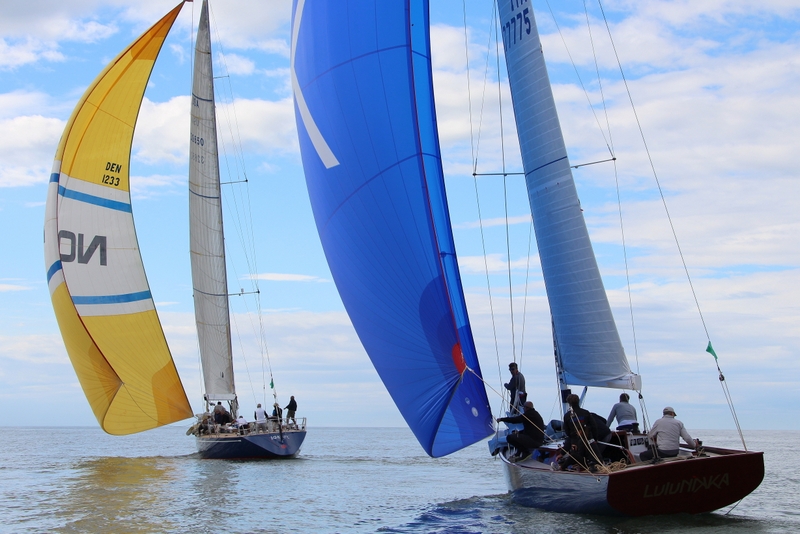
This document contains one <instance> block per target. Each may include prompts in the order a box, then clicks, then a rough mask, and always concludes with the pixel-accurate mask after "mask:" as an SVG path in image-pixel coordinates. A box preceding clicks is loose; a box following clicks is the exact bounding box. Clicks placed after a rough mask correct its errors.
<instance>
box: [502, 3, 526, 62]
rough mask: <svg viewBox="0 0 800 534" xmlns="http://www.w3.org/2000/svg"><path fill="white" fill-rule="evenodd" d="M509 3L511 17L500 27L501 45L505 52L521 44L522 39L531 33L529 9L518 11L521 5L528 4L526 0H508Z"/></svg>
mask: <svg viewBox="0 0 800 534" xmlns="http://www.w3.org/2000/svg"><path fill="white" fill-rule="evenodd" d="M509 2H511V17H510V18H509V19H508V20H507V21H506V22H504V23H503V26H502V29H503V45H505V49H506V50H508V49H509V48H511V46H513V45H515V44H517V43H520V42H522V39H523V37H525V36H526V35H530V33H531V17H530V12H531V10H530V8H529V7H526V8H522V9H520V7H521V5H522V4H527V3H528V0H509ZM515 11H516V13H515Z"/></svg>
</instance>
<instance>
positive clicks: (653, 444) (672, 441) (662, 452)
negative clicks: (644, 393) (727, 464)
mask: <svg viewBox="0 0 800 534" xmlns="http://www.w3.org/2000/svg"><path fill="white" fill-rule="evenodd" d="M663 414H664V417H662V418H661V419H659V420H658V421H656V422H655V424H653V428H651V429H650V432H648V433H647V437H648V438H649V439H650V450H649V451H644V452H643V453H642V454H640V455H639V458H640V459H641V460H642V461H646V460H652V459H653V457H654V456H655V455H654V453H653V451H654V450H656V453H657V454H658V457H659V458H671V457H674V456H678V452H679V450H680V438H683V439H684V440H686V443H688V444H689V445H690V446H692V447H694V448H695V449H696V448H697V447H699V446H700V444H699V442H696V441H695V440H694V439H693V438H692V436H690V435H689V431H688V430H686V427H685V426H683V423H681V422H680V421H678V420H677V419H675V410H673V409H672V406H667V407H666V408H664V411H663Z"/></svg>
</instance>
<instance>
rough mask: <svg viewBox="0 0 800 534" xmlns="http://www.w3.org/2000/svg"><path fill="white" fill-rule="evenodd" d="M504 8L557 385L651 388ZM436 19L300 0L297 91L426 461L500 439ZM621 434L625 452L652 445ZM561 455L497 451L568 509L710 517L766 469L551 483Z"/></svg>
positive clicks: (651, 466) (385, 364) (329, 234)
mask: <svg viewBox="0 0 800 534" xmlns="http://www.w3.org/2000/svg"><path fill="white" fill-rule="evenodd" d="M497 7H498V11H499V16H500V25H501V27H502V28H503V34H504V47H505V53H506V63H507V69H508V73H509V82H510V84H511V94H512V98H513V101H514V111H515V115H516V120H517V130H518V136H519V141H520V147H521V153H522V159H523V166H524V169H525V178H526V185H527V188H528V196H529V202H530V206H531V210H532V215H533V219H534V221H535V230H536V238H537V243H538V247H539V253H540V259H541V263H542V270H543V274H544V279H545V285H546V289H547V295H548V301H549V305H550V312H551V317H552V327H553V339H554V345H555V349H556V355H557V361H558V363H557V365H558V369H557V370H558V376H559V386H560V389H561V391H562V392H563V394H566V393H567V392H568V390H569V386H584V387H590V386H591V387H605V388H609V387H610V388H620V389H630V390H635V391H640V390H641V378H640V377H639V376H638V375H637V374H635V373H633V372H631V369H630V366H629V364H628V361H627V357H626V356H625V352H624V350H623V348H622V344H621V342H620V338H619V334H618V332H617V328H616V325H615V323H614V319H613V316H612V314H611V309H610V306H609V303H608V298H607V297H606V293H605V289H604V287H603V283H602V279H601V277H600V273H599V269H598V268H597V262H596V259H595V256H594V253H593V251H592V246H591V243H590V241H589V235H588V231H587V229H586V224H585V222H584V219H583V214H582V212H581V209H580V204H579V202H578V197H577V192H576V189H575V184H574V181H573V178H572V173H571V170H570V164H569V160H568V158H567V153H566V148H565V145H564V141H563V136H562V133H561V128H560V125H559V122H558V116H557V114H556V109H555V104H554V101H553V97H552V90H551V88H550V82H549V80H548V76H547V71H546V67H545V64H544V59H543V56H542V51H541V44H540V42H539V37H538V32H537V30H536V24H535V19H534V14H533V9H532V6H531V5H530V3H529V2H528V1H527V0H512V1H508V0H499V1H498V2H497ZM428 16H429V15H428V1H427V0H395V1H382V2H376V1H375V0H361V1H353V2H347V3H342V2H338V1H336V0H305V1H304V0H298V1H297V2H296V4H295V12H294V19H293V28H292V83H293V88H294V94H295V103H296V119H297V125H298V133H299V137H300V148H301V153H302V157H303V166H304V169H305V174H306V182H307V185H308V189H309V196H310V198H311V204H312V208H313V210H314V216H315V218H316V223H317V228H318V231H319V235H320V240H321V242H322V245H323V248H324V250H325V254H326V257H327V260H328V264H329V266H330V269H331V273H332V275H333V278H334V281H335V282H336V285H337V289H338V291H339V293H340V295H341V297H342V301H343V303H344V305H345V308H346V309H347V312H348V314H349V316H350V318H351V320H352V322H353V325H354V327H355V329H356V332H357V333H358V335H359V337H360V339H361V342H362V344H363V345H364V347H365V349H366V351H367V353H368V355H369V357H370V359H371V360H372V363H373V365H374V366H375V368H376V370H377V371H378V374H379V375H380V377H381V379H382V380H383V382H384V385H385V386H386V388H387V390H388V391H389V393H390V395H391V396H392V398H393V400H394V402H395V404H396V405H397V407H398V408H399V410H400V412H401V413H402V415H403V417H404V418H405V420H406V422H407V423H408V425H409V427H410V428H411V430H412V431H413V432H414V434H415V436H416V437H417V439H418V441H419V442H420V444H421V445H422V447H423V448H424V449H425V451H426V452H427V453H428V454H429V455H431V456H442V455H446V454H449V453H451V452H454V451H456V450H459V449H461V448H463V447H466V446H468V445H470V444H472V443H475V442H477V441H479V440H481V439H483V438H485V437H487V436H488V435H491V434H494V433H495V427H494V420H493V418H492V415H491V410H490V408H489V404H488V400H487V396H486V391H485V388H484V385H483V381H482V377H481V370H480V365H479V363H478V358H477V354H476V350H475V345H474V341H473V339H472V332H471V326H470V322H469V318H468V314H467V309H466V305H465V301H464V294H463V289H462V287H461V281H460V275H459V269H458V263H457V261H456V254H455V247H454V244H453V237H452V229H451V227H450V220H449V213H448V206H447V199H446V192H445V188H444V179H443V171H442V163H441V155H440V150H439V142H438V132H437V128H436V113H435V106H434V98H433V87H432V69H431V59H430V58H431V53H430V36H429V20H428ZM367 28H373V29H374V31H368V30H367ZM622 434H623V435H621V436H620V437H621V438H622V440H623V442H624V445H623V446H624V448H625V449H626V452H631V451H632V452H631V453H632V454H633V453H636V452H638V451H637V449H636V447H637V446H641V447H642V448H643V447H644V445H643V443H637V441H636V440H634V439H633V438H632V437H631V438H630V439H628V438H629V437H630V436H629V435H627V434H626V433H624V432H623V433H622ZM642 441H643V440H642ZM558 445H559V444H558V443H557V442H554V443H552V444H551V445H548V446H547V447H544V448H543V449H542V450H541V451H539V452H540V454H537V455H533V456H532V457H531V459H529V460H525V461H523V462H521V463H515V462H512V461H511V460H510V459H509V458H510V457H511V454H510V452H509V449H508V448H506V447H505V446H504V440H503V439H498V440H496V441H494V442H493V443H492V445H491V448H492V450H493V452H494V453H498V452H500V453H501V454H500V456H501V458H503V461H504V466H505V469H506V474H507V479H508V481H509V490H510V491H511V492H512V494H513V496H514V498H515V500H517V501H518V502H520V503H522V504H526V505H530V506H535V507H540V508H544V509H548V510H554V511H563V512H583V513H609V514H625V515H644V514H667V513H676V512H688V513H699V512H706V511H711V510H715V509H718V508H720V507H722V506H725V505H728V504H732V503H734V502H736V501H737V500H739V499H741V498H742V497H744V496H745V495H747V494H749V493H750V492H751V491H753V489H755V488H756V487H757V486H758V484H759V483H760V481H761V479H762V478H763V473H764V466H763V456H762V454H761V453H754V452H748V451H729V450H723V449H715V448H711V447H706V448H705V451H704V452H703V453H702V454H691V453H689V452H686V453H684V454H681V456H680V457H678V458H676V459H674V460H670V461H664V462H661V463H657V464H655V463H650V462H647V463H644V462H641V461H638V458H637V456H635V455H633V456H629V458H631V459H632V460H633V461H635V463H633V464H632V465H629V466H628V468H627V469H622V470H619V471H616V472H610V470H605V471H602V470H601V471H600V472H598V473H592V472H589V471H581V472H577V471H575V472H565V471H554V470H552V469H551V466H550V461H552V459H553V458H554V457H555V451H556V450H557V449H558ZM642 450H643V449H642ZM548 459H549V461H548Z"/></svg>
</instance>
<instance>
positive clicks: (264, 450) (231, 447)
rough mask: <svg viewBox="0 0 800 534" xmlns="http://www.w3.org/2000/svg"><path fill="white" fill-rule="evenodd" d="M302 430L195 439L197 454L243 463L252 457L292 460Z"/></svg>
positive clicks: (300, 444)
mask: <svg viewBox="0 0 800 534" xmlns="http://www.w3.org/2000/svg"><path fill="white" fill-rule="evenodd" d="M305 439H306V431H305V430H290V431H285V432H282V433H281V432H264V433H252V434H246V435H238V434H213V435H210V436H198V437H197V438H196V441H197V451H198V452H199V453H200V457H201V458H206V459H218V460H244V459H251V458H274V459H279V458H294V457H295V456H297V453H299V452H300V447H301V446H302V445H303V440H305Z"/></svg>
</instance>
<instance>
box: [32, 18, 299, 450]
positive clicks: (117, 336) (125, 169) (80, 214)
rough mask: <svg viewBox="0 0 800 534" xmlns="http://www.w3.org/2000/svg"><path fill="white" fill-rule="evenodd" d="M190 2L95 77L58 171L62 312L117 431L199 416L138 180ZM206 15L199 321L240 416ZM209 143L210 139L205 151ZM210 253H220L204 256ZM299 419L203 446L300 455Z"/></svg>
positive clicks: (209, 356)
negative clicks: (141, 215) (143, 140)
mask: <svg viewBox="0 0 800 534" xmlns="http://www.w3.org/2000/svg"><path fill="white" fill-rule="evenodd" d="M182 7H183V2H181V3H180V4H179V5H178V6H177V7H175V8H174V9H172V10H171V11H170V12H169V13H168V14H167V15H166V16H164V17H163V18H162V19H161V20H159V21H158V22H157V23H156V24H154V25H153V26H152V27H151V28H149V29H148V30H147V31H146V32H145V33H144V34H143V35H142V36H141V37H139V38H138V39H137V40H135V41H134V42H133V43H131V45H129V46H128V47H127V48H126V49H125V50H123V51H122V52H121V53H120V54H119V55H118V56H117V57H116V58H115V59H114V60H113V61H111V63H109V65H108V66H107V67H106V68H105V69H104V70H103V71H102V72H101V73H100V74H99V75H98V77H97V78H96V79H95V80H94V81H93V82H92V84H91V85H90V86H89V88H88V89H87V90H86V92H85V93H84V95H83V97H82V98H81V99H80V101H79V102H78V104H77V106H76V107H75V110H74V111H73V113H72V116H71V117H70V119H69V121H68V122H67V126H66V128H65V129H64V133H63V135H62V137H61V141H60V143H59V146H58V149H57V151H56V157H55V162H54V164H53V171H52V174H51V176H50V184H49V188H48V196H47V205H46V208H45V229H44V250H45V262H46V268H47V280H48V286H49V289H50V294H51V299H52V302H53V308H54V310H55V315H56V318H57V320H58V324H59V328H60V330H61V334H62V337H63V339H64V344H65V345H66V348H67V353H68V354H69V357H70V360H71V361H72V364H73V367H74V368H75V372H76V374H77V376H78V379H79V381H80V383H81V387H82V388H83V391H84V393H85V394H86V398H87V400H88V401H89V404H90V406H91V408H92V410H93V412H94V415H95V417H96V418H97V421H98V423H99V424H100V426H101V428H103V430H105V431H106V432H108V433H110V434H117V435H125V434H132V433H136V432H141V431H144V430H149V429H152V428H156V427H158V426H162V425H167V424H170V423H174V422H177V421H182V420H185V419H187V418H190V417H192V416H193V415H194V414H193V413H192V409H191V406H190V404H189V401H188V399H187V397H186V393H185V391H184V388H183V385H182V383H181V380H180V377H179V376H178V372H177V369H176V367H175V363H174V361H173V359H172V356H171V354H170V350H169V347H168V346H167V341H166V338H165V336H164V332H163V330H162V328H161V323H160V321H159V318H158V315H157V313H156V308H155V303H154V302H153V297H152V295H151V293H150V287H149V284H148V282H147V277H146V275H145V271H144V265H143V263H142V257H141V254H140V251H139V246H138V241H137V237H136V232H135V228H134V221H133V215H132V208H131V198H130V183H129V178H130V173H129V169H130V153H131V145H132V142H133V134H134V125H135V124H136V119H137V116H138V113H139V108H140V106H141V103H142V99H143V97H144V90H145V87H146V85H147V81H148V79H149V77H150V73H151V71H152V68H153V65H154V63H155V61H156V59H157V57H158V55H159V52H160V50H161V47H162V45H163V43H164V40H165V39H166V37H167V34H168V33H169V31H170V28H171V27H172V25H173V23H174V22H175V19H176V18H177V16H178V14H179V13H180V10H181V8H182ZM203 14H204V16H205V17H204V24H205V31H204V33H203V35H204V44H202V45H199V47H201V48H202V47H205V48H202V50H203V51H200V48H199V49H198V56H201V57H202V63H201V67H200V69H199V70H201V71H202V72H200V73H199V74H198V73H195V88H194V93H195V97H194V99H193V103H194V104H196V105H193V106H192V113H193V114H192V136H193V139H195V140H196V139H198V136H199V138H200V139H203V142H201V146H200V149H198V148H197V143H193V144H192V147H193V148H192V154H193V156H197V160H198V161H194V160H193V161H192V165H191V171H190V172H191V174H192V178H191V179H190V188H191V194H190V198H191V199H192V210H191V211H192V219H193V220H192V222H191V226H192V228H194V229H195V230H193V231H192V251H193V253H192V263H193V272H194V273H195V274H194V276H193V281H194V284H195V295H196V303H195V305H196V306H197V307H198V311H197V318H198V324H200V323H203V325H204V326H199V336H200V339H201V345H202V346H203V347H204V350H203V356H202V359H203V364H204V367H206V371H205V373H204V374H205V375H206V376H207V377H212V376H217V377H218V376H220V375H223V376H224V379H223V383H225V384H227V383H228V382H226V381H227V380H229V381H230V386H223V387H221V388H218V387H217V382H215V381H214V380H213V379H211V378H207V380H206V390H207V394H206V399H205V401H206V402H209V401H210V400H212V398H213V399H215V400H216V399H220V400H226V401H228V402H229V403H230V408H231V410H232V411H233V412H234V413H235V412H236V409H237V408H238V404H237V401H236V395H235V391H234V390H233V382H232V381H233V372H232V363H231V353H230V326H229V324H230V323H229V322H227V321H228V319H227V314H228V307H227V298H228V295H227V286H226V285H224V283H225V259H224V247H223V246H222V234H221V232H222V226H221V224H222V223H221V208H219V206H220V194H219V171H218V163H217V160H216V158H217V154H216V130H215V128H216V124H215V121H214V103H213V88H211V84H212V77H211V63H210V45H209V44H208V16H207V7H206V5H205V4H204V6H203ZM198 80H199V81H198ZM206 97H208V98H207V99H206ZM206 139H207V140H208V146H205V147H203V146H202V145H204V144H205V140H206ZM211 145H213V148H211ZM212 159H213V162H212ZM198 163H199V165H198ZM214 173H216V174H214ZM198 199H201V200H198ZM215 210H216V211H215ZM203 221H218V223H217V224H218V228H216V229H214V230H206V233H203V232H199V233H198V231H197V230H196V229H197V228H198V227H199V226H205V227H211V225H212V223H210V222H203ZM212 249H213V250H212ZM209 250H212V252H211V254H210V256H214V257H213V258H208V257H206V256H204V254H205V252H207V251H209ZM204 273H205V274H207V275H208V276H209V278H204ZM211 279H213V280H214V282H211V281H209V280H211ZM220 283H222V284H223V285H219V284H220ZM213 284H217V285H213ZM204 291H205V293H207V294H206V295H205V297H204V296H202V293H203V292H204ZM198 293H201V295H200V296H198ZM214 299H216V300H214ZM215 306H216V307H218V308H223V307H224V314H225V317H224V318H222V317H221V316H220V314H218V315H217V316H213V317H211V316H210V315H209V314H210V312H209V309H210V308H213V307H215ZM225 325H227V326H225ZM214 328H217V331H216V333H212V332H211V329H214ZM226 336H227V338H226ZM210 346H211V347H213V348H210V349H208V347H210ZM225 347H227V350H226V349H225ZM206 349H208V350H206ZM223 361H224V362H223ZM220 362H223V363H220ZM298 423H299V424H298V425H296V427H295V428H291V429H288V428H285V425H284V426H281V424H279V423H278V424H275V423H273V428H272V430H274V432H260V433H256V432H253V437H252V438H250V437H249V436H240V435H239V434H238V433H233V434H228V433H226V434H225V435H224V436H223V437H221V438H220V439H218V440H215V439H214V438H213V437H210V436H203V437H202V439H201V438H198V440H197V441H198V449H199V450H200V452H201V456H203V457H226V458H231V457H237V458H238V457H292V456H294V455H296V454H297V452H298V451H299V448H300V445H301V443H302V439H303V437H305V422H304V421H303V420H302V419H301V420H300V421H298ZM284 430H286V431H284ZM234 436H235V437H234ZM218 442H219V443H223V444H224V446H221V445H219V443H218Z"/></svg>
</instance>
